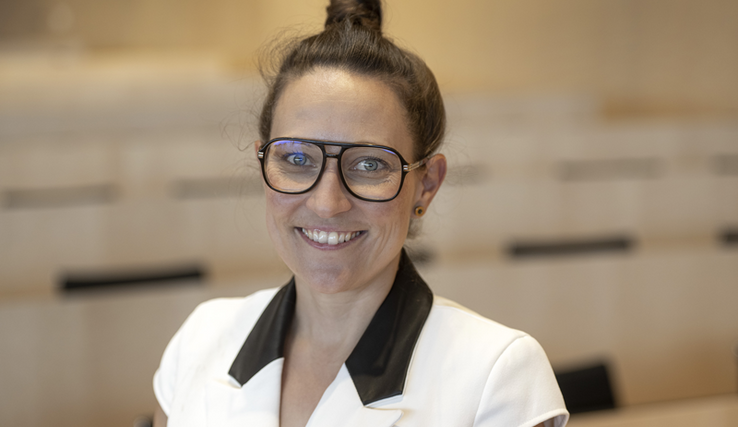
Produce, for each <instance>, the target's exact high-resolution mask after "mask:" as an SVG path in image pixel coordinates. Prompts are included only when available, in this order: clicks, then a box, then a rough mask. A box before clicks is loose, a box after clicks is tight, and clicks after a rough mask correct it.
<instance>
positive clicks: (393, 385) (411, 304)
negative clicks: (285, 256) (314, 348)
mask: <svg viewBox="0 0 738 427" xmlns="http://www.w3.org/2000/svg"><path fill="white" fill-rule="evenodd" d="M295 301H296V292H295V279H294V278H293V279H292V280H291V281H290V282H289V283H288V284H287V285H285V286H284V287H282V289H280V290H279V292H277V294H276V295H275V296H274V298H273V299H272V301H271V302H270V303H269V305H268V306H267V308H266V309H265V310H264V313H262V315H261V317H260V318H259V320H258V321H257V322H256V325H254V328H253V330H252V331H251V333H250V334H249V337H248V338H247V339H246V342H245V343H244V345H243V347H241V351H240V352H239V353H238V355H237V356H236V359H235V360H234V361H233V365H231V370H230V371H229V373H230V375H231V376H232V377H233V378H234V379H236V380H237V381H238V382H239V384H241V385H244V384H246V382H248V380H249V379H251V377H253V376H254V375H255V374H256V373H257V372H259V371H260V370H261V369H262V368H263V367H264V366H266V365H268V364H269V363H270V362H272V361H274V360H276V359H278V358H280V357H282V356H283V355H284V340H285V338H286V336H287V332H288V331H289V327H290V323H291V322H292V317H293V315H294V312H295ZM432 305H433V293H432V292H431V290H430V289H429V288H428V285H426V284H425V282H424V281H423V279H422V278H421V277H420V275H419V274H418V272H417V271H416V270H415V267H414V266H413V264H412V262H411V261H410V259H409V258H408V256H407V254H406V253H405V251H404V250H403V251H402V255H401V257H400V265H399V268H398V269H397V275H396V276H395V282H394V284H393V285H392V289H390V292H389V294H388V295H387V297H386V298H385V300H384V302H382V305H380V306H379V309H377V312H376V313H375V314H374V317H373V318H372V321H371V322H370V323H369V326H368V327H367V328H366V331H364V334H363V335H362V336H361V339H359V342H358V343H357V344H356V347H355V348H354V350H353V351H352V352H351V355H349V357H348V359H347V360H346V368H347V369H348V371H349V373H350V374H351V379H352V380H353V381H354V386H355V387H356V390H357V391H358V393H359V397H360V398H361V401H362V403H363V404H364V405H369V404H371V403H373V402H377V401H379V400H382V399H386V398H388V397H393V396H398V395H401V394H402V390H403V387H404V385H405V378H406V377H407V371H408V368H409V366H410V359H411V358H412V355H413V350H414V348H415V344H416V342H417V341H418V337H419V336H420V331H421V330H422V329H423V325H424V324H425V320H426V319H427V318H428V314H429V313H430V310H431V306H432Z"/></svg>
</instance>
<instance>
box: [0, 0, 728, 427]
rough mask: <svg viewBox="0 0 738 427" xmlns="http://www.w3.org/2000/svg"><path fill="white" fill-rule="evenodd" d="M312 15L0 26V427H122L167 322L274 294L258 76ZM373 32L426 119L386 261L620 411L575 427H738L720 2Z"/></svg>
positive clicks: (117, 9) (79, 19)
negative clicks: (414, 187) (438, 105)
mask: <svg viewBox="0 0 738 427" xmlns="http://www.w3.org/2000/svg"><path fill="white" fill-rule="evenodd" d="M326 3H327V1H324V0H238V1H237V0H212V1H207V2H206V1H203V0H178V1H174V0H126V1H123V0H94V1H93V0H68V1H56V0H23V1H20V0H0V425H3V426H11V425H13V426H46V425H54V426H70V427H71V426H90V427H92V426H113V427H116V426H121V427H122V426H131V425H144V424H145V417H146V416H149V415H151V414H152V413H153V409H154V407H155V405H156V402H155V399H154V395H153V392H152V390H151V377H152V375H153V373H154V371H155V370H156V368H157V366H158V362H159V358H160V357H161V353H162V352H163V350H164V347H165V346H166V344H167V342H168V340H169V338H171V336H172V335H173V334H174V332H175V331H176V329H177V328H178V326H179V325H180V324H181V323H182V321H183V320H184V318H185V317H186V316H187V314H189V313H190V312H191V310H192V309H193V308H194V307H195V306H196V305H197V304H198V303H199V302H201V301H203V300H206V299H209V298H212V297H217V296H237V295H246V294H248V293H251V292H253V291H254V290H256V289H260V288H265V287H273V286H279V285H281V284H283V283H284V282H286V280H287V279H288V278H289V272H288V271H287V269H286V268H285V267H284V266H283V265H282V264H281V262H280V261H279V259H278V258H277V257H276V255H275V253H274V251H273V249H272V248H271V243H270V242H269V238H268V236H267V234H266V232H265V230H264V226H263V222H264V203H263V194H262V193H263V190H262V189H261V183H260V175H259V170H258V164H257V162H256V161H255V160H254V156H253V146H252V145H251V144H252V142H253V141H254V140H255V139H256V138H257V137H256V132H255V126H254V115H255V114H256V112H257V111H258V106H259V102H260V100H261V96H262V91H263V88H262V85H261V82H260V80H259V77H258V72H257V69H256V58H257V57H258V54H259V50H260V49H261V48H262V46H265V43H267V42H268V41H270V40H273V39H274V38H275V37H276V36H278V35H279V34H281V33H282V34H287V35H290V34H296V33H310V32H314V31H318V30H319V29H320V28H321V25H322V22H323V20H324V7H325V6H326ZM385 29H386V33H388V34H390V35H391V36H392V37H394V39H395V40H396V41H397V42H398V43H399V44H401V45H403V46H406V47H409V48H411V49H412V50H413V51H415V52H418V53H419V54H420V55H421V56H422V57H423V58H424V59H426V61H427V62H428V64H429V66H430V67H431V69H433V70H434V72H435V73H436V76H437V78H438V80H439V83H440V84H441V87H442V89H443V91H444V93H445V98H446V102H447V110H448V114H449V121H450V123H449V134H448V140H447V144H446V146H445V148H444V150H443V151H444V153H445V154H446V155H447V156H448V158H449V159H450V162H451V169H450V171H449V175H448V178H447V183H446V185H445V186H444V188H443V189H442V190H441V192H440V194H439V196H438V197H437V199H436V201H435V202H434V204H433V205H432V206H431V208H430V212H429V214H428V215H426V217H425V218H424V220H423V221H424V223H423V226H422V233H421V235H420V237H418V238H417V239H415V240H413V241H412V242H410V243H409V249H410V250H411V253H412V256H413V257H414V258H415V259H416V261H417V262H418V264H419V265H420V266H421V267H420V268H421V273H422V274H423V276H424V277H425V278H426V280H427V281H428V283H429V284H430V285H431V287H432V288H433V289H434V291H435V292H436V293H437V294H439V295H442V296H445V297H448V298H451V299H454V300H456V301H458V302H460V303H462V304H464V305H466V306H468V307H470V308H472V309H473V310H476V311H478V312H480V313H482V314H484V315H485V316H488V317H490V318H492V319H494V320H497V321H499V322H501V323H504V324H507V325H508V326H511V327H515V328H519V329H523V330H525V331H527V332H529V333H531V334H532V335H533V336H534V337H536V338H537V339H538V340H539V341H540V342H541V343H542V345H543V347H544V348H545V349H546V351H547V353H548V355H549V358H550V360H551V362H552V364H553V366H554V368H555V369H556V371H557V373H560V375H561V376H560V381H561V384H562V388H563V387H564V384H574V385H571V387H572V389H576V388H577V387H580V386H577V385H576V384H580V385H581V384H584V385H583V387H584V388H583V389H582V388H581V387H580V388H579V389H578V390H580V391H578V392H577V391H574V392H571V393H572V394H569V395H568V397H567V403H569V404H570V405H572V406H571V407H573V405H575V404H577V403H582V402H583V403H582V405H583V406H581V408H582V410H583V411H586V410H589V409H598V408H611V407H613V406H615V407H617V408H619V409H618V410H615V411H604V412H602V411H600V412H589V413H588V414H583V415H575V416H574V417H573V419H572V422H571V425H573V426H633V427H634V426H646V425H648V426H652V425H670V426H679V425H685V426H686V425H689V426H698V425H699V426H702V425H704V426H735V425H738V424H736V419H738V403H737V402H736V399H737V398H736V389H737V388H738V369H737V367H738V2H735V1H734V0H699V1H698V0H601V1H591V0H559V1H556V2H551V1H543V0H535V1H534V0H457V1H454V2H448V1H440V0H423V1H421V0H395V1H389V2H387V4H385ZM582 373H583V374H582ZM579 374H581V375H579ZM582 375H583V376H584V378H585V380H584V381H583V382H582V381H581V378H583V377H582ZM588 375H589V377H587V376H588ZM586 378H589V380H586ZM592 378H594V380H593V379H592ZM593 384H595V385H593ZM597 384H599V385H602V387H601V388H598V389H596V390H595V388H594V387H596V385H597ZM567 387H569V386H568V385H567ZM587 387H590V388H587ZM581 390H584V391H581ZM577 393H578V394H577ZM582 396H584V397H582ZM596 396H604V397H603V398H602V399H601V400H599V401H592V399H595V397H596ZM577 399H579V400H577ZM142 417H143V418H142ZM690 417H691V418H690ZM659 423H660V424H659Z"/></svg>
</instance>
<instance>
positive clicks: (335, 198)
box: [307, 159, 351, 218]
mask: <svg viewBox="0 0 738 427" xmlns="http://www.w3.org/2000/svg"><path fill="white" fill-rule="evenodd" d="M331 160H332V159H328V163H326V165H325V170H324V171H323V176H321V177H320V181H318V183H317V184H316V185H315V187H313V189H312V190H310V197H309V198H308V200H307V207H308V209H310V210H312V211H313V212H315V213H316V214H318V216H319V217H321V218H331V217H334V216H336V215H338V214H340V213H342V212H346V211H348V210H349V209H351V201H350V200H349V193H348V191H347V190H346V188H344V186H343V183H342V182H341V177H340V176H339V174H340V172H339V171H338V164H337V163H338V162H336V161H331Z"/></svg>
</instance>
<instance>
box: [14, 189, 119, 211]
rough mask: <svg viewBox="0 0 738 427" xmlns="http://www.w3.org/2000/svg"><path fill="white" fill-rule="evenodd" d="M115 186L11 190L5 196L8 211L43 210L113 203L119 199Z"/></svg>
mask: <svg viewBox="0 0 738 427" xmlns="http://www.w3.org/2000/svg"><path fill="white" fill-rule="evenodd" d="M118 193H119V192H118V189H117V187H116V186H115V185H113V184H98V185H85V186H76V187H57V188H36V189H22V190H21V189H11V190H6V191H5V192H4V194H3V206H4V207H5V208H6V209H41V208H59V207H73V206H85V205H101V204H107V203H112V202H113V201H115V199H116V198H117V197H118Z"/></svg>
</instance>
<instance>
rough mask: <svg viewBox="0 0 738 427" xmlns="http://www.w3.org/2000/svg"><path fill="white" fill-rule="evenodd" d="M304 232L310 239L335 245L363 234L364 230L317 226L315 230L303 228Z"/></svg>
mask: <svg viewBox="0 0 738 427" xmlns="http://www.w3.org/2000/svg"><path fill="white" fill-rule="evenodd" d="M301 230H302V234H304V235H305V236H307V238H308V239H310V240H312V241H313V242H315V243H324V244H325V243H327V244H328V245H331V246H335V245H338V244H339V243H345V242H348V241H350V240H351V239H354V238H356V237H358V236H359V235H361V234H362V233H363V231H349V232H342V231H322V230H318V229H317V228H316V229H314V230H306V229H304V228H302V229H301Z"/></svg>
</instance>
